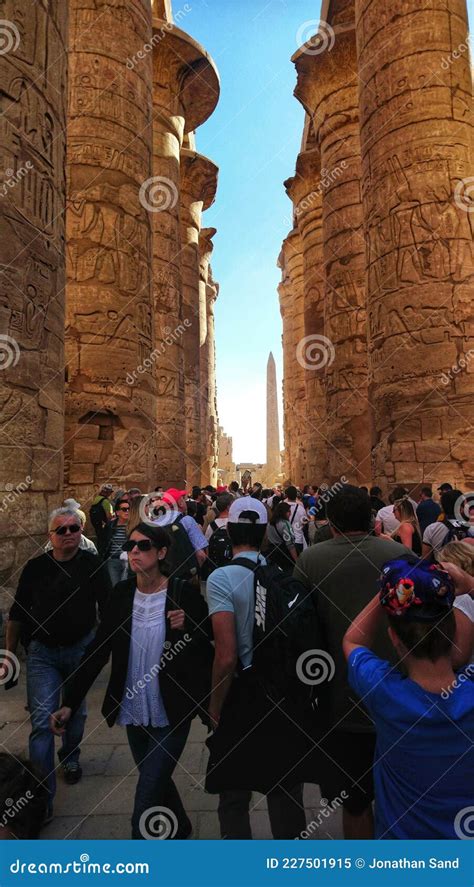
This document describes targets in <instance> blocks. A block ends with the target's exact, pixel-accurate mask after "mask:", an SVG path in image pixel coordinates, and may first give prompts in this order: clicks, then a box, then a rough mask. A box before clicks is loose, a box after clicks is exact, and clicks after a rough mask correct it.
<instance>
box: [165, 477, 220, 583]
mask: <svg viewBox="0 0 474 887" xmlns="http://www.w3.org/2000/svg"><path fill="white" fill-rule="evenodd" d="M187 495H188V493H187V490H178V489H176V488H175V487H171V488H170V489H169V490H166V492H165V493H163V496H162V499H161V502H162V503H163V505H158V507H157V508H155V512H156V518H155V519H154V521H153V523H156V524H158V525H159V526H160V527H165V528H166V529H167V530H168V532H169V533H170V536H171V547H170V550H169V553H168V555H167V561H169V569H170V576H177V577H178V578H180V579H187V580H188V581H191V580H194V579H195V580H196V581H197V579H198V575H199V570H200V568H201V567H202V565H203V564H204V562H205V560H206V557H207V544H208V543H207V539H206V537H205V536H204V533H203V532H202V530H201V527H200V526H199V524H197V523H196V521H195V520H194V518H193V517H191V515H189V514H187V506H186V499H185V497H186V496H187Z"/></svg>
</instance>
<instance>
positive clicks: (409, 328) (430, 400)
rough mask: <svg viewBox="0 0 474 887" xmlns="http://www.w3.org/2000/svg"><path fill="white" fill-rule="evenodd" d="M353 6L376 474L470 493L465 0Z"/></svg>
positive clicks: (473, 217) (472, 368)
mask: <svg viewBox="0 0 474 887" xmlns="http://www.w3.org/2000/svg"><path fill="white" fill-rule="evenodd" d="M355 9H356V27H357V48H358V69H359V82H360V123H361V149H362V166H363V182H364V189H363V200H364V211H365V225H366V236H367V249H368V312H369V357H370V369H371V385H370V400H371V403H372V406H373V410H374V423H375V439H374V451H373V452H374V480H380V479H383V478H384V476H385V477H387V479H388V481H389V483H395V482H397V483H400V482H402V483H414V482H419V481H422V480H423V481H431V480H442V481H451V483H455V484H456V485H457V486H460V487H461V488H464V489H466V488H468V489H472V483H473V480H474V460H473V455H472V439H471V438H472V431H471V429H472V424H473V419H474V401H473V396H472V395H473V379H474V376H473V372H474V364H473V363H472V362H470V363H469V361H468V362H467V365H466V361H465V355H466V353H467V352H468V351H469V349H470V348H472V345H473V338H472V295H473V282H474V278H473V239H472V234H473V223H474V206H473V202H472V197H471V198H470V197H469V189H470V193H471V195H472V174H473V166H472V159H473V155H472V84H471V73H470V67H469V52H468V51H466V47H467V44H468V31H467V17H466V4H465V2H464V0H447V2H443V3H438V2H435V0H423V2H420V0H404V2H403V3H386V2H385V0H356V3H355ZM460 47H464V51H459V50H460ZM421 50H423V52H422V53H421ZM463 361H464V366H463Z"/></svg>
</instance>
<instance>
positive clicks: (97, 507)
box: [89, 496, 107, 536]
mask: <svg viewBox="0 0 474 887" xmlns="http://www.w3.org/2000/svg"><path fill="white" fill-rule="evenodd" d="M105 500H106V496H102V498H101V499H99V501H98V502H96V503H95V504H94V505H91V507H90V509H89V517H90V521H91V524H92V526H93V527H94V530H95V534H96V536H99V535H100V533H101V532H102V529H103V527H104V525H105V524H106V523H107V515H106V513H105V509H104V506H103V505H102V502H105Z"/></svg>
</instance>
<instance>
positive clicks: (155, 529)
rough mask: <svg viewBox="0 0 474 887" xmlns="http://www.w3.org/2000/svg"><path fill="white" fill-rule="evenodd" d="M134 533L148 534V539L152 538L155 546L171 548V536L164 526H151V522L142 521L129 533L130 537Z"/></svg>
mask: <svg viewBox="0 0 474 887" xmlns="http://www.w3.org/2000/svg"><path fill="white" fill-rule="evenodd" d="M132 533H141V534H142V536H146V537H147V539H151V541H152V542H153V545H154V546H155V548H169V547H170V545H171V536H170V534H169V533H167V531H166V530H165V528H164V527H160V526H158V525H157V526H150V524H145V523H140V524H137V526H136V527H134V528H133V530H132V532H131V533H129V534H128V538H129V539H130V537H131V535H132Z"/></svg>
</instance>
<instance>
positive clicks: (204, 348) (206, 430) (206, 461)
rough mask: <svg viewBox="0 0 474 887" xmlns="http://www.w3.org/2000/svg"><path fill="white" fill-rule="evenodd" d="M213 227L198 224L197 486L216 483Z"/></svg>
mask: <svg viewBox="0 0 474 887" xmlns="http://www.w3.org/2000/svg"><path fill="white" fill-rule="evenodd" d="M215 233H216V229H215V228H202V229H201V232H200V235H199V252H200V264H199V330H200V370H201V384H200V394H201V436H202V454H203V455H202V464H201V486H205V485H206V484H212V486H216V484H217V468H218V454H219V422H218V416H217V394H216V349H215V331H214V303H215V301H216V299H217V296H218V292H219V285H218V284H217V283H216V282H215V281H214V280H213V277H212V269H211V266H210V259H211V254H212V250H213V248H214V244H213V243H212V238H213V237H214V235H215Z"/></svg>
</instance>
